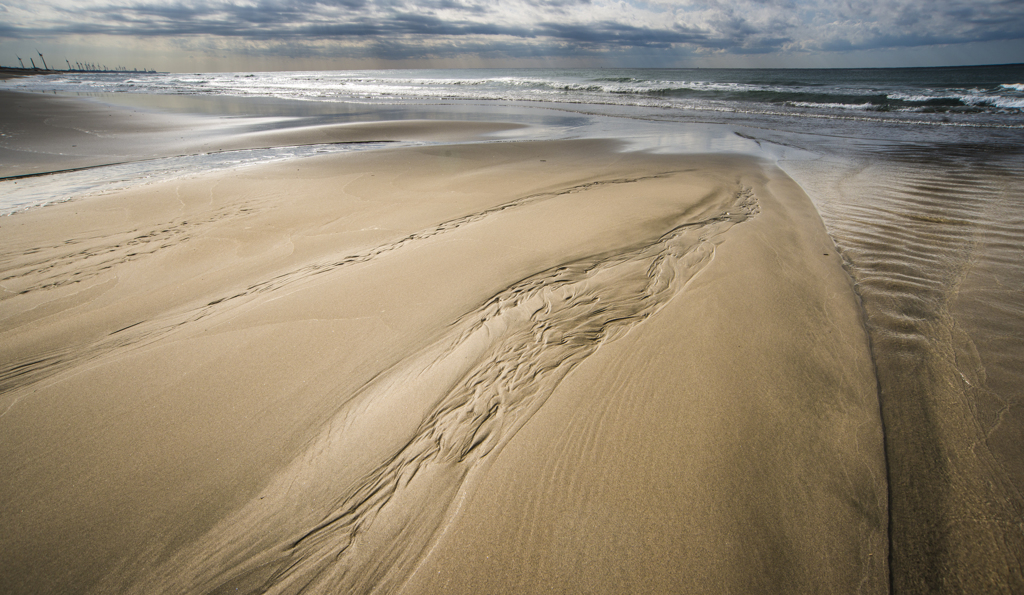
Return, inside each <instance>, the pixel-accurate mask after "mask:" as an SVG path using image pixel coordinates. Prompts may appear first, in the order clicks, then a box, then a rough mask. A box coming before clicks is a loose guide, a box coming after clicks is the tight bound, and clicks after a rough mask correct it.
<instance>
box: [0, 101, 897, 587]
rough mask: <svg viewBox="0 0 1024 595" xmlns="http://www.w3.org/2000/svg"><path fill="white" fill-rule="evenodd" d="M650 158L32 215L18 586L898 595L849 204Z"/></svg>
mask: <svg viewBox="0 0 1024 595" xmlns="http://www.w3.org/2000/svg"><path fill="white" fill-rule="evenodd" d="M69 101H70V100H69ZM53 109H62V108H60V107H55V108H53ZM94 115H95V116H96V117H94V118H93V119H92V120H89V119H88V118H86V119H85V121H86V122H88V123H91V124H94V125H96V126H98V127H99V128H102V124H101V123H99V122H97V120H98V119H101V118H102V117H103V116H102V115H99V114H94ZM82 117H83V116H81V115H80V114H79V115H76V118H82ZM80 121H81V120H80ZM153 121H154V124H153V126H154V127H156V128H159V127H160V126H164V125H168V126H170V124H167V122H168V121H167V120H161V119H159V118H155V117H154V120H153ZM503 126H506V125H503V124H501V123H494V124H486V123H481V124H471V123H461V124H459V125H458V126H457V127H456V126H455V125H453V124H451V123H446V122H412V123H385V124H380V125H374V124H362V125H360V127H359V128H358V135H363V136H359V138H367V139H369V138H371V137H375V139H377V138H379V137H381V136H385V137H390V138H393V139H416V138H432V139H455V138H458V137H463V138H473V137H477V136H478V135H480V134H484V133H486V132H489V131H494V130H500V129H502V127H503ZM171 127H173V126H171ZM99 128H97V129H99ZM129 128H130V127H129ZM352 130H356V129H353V128H348V127H335V128H304V129H293V130H289V131H287V132H282V133H270V134H263V135H256V136H259V138H260V140H259V142H266V143H271V144H272V143H274V142H288V143H293V142H322V141H321V140H318V139H323V138H325V137H329V138H336V137H337V135H339V134H341V133H344V134H346V135H349V134H350V133H351V134H352V135H351V136H347V137H346V138H355V136H358V135H356V134H355V133H352ZM111 134H112V137H116V136H117V133H111ZM123 134H124V135H129V134H134V131H133V130H131V129H129V130H126V131H124V132H123ZM204 134H205V133H204ZM239 134H240V133H238V131H232V133H231V134H220V135H219V136H217V142H219V143H223V146H228V145H230V144H231V143H240V144H241V145H245V144H246V143H248V142H250V140H249V139H248V137H241V136H239ZM274 135H280V136H279V138H273V136H274ZM33 138H34V137H33ZM52 138H53V139H54V142H57V140H59V138H60V134H59V133H54V135H53V137H52ZM122 138H123V137H122ZM76 144H77V143H76ZM618 149H619V147H618V145H616V143H614V142H611V141H546V142H514V143H513V142H505V143H481V144H439V145H433V146H425V147H416V148H403V149H387V150H380V151H370V152H365V153H359V154H346V155H331V156H323V157H314V158H308V159H303V160H295V161H288V162H283V163H279V164H273V165H264V166H259V167H252V168H246V169H243V170H235V171H229V172H220V173H216V174H210V175H204V176H195V177H191V178H185V179H180V180H173V181H169V182H162V183H158V184H152V185H149V186H142V187H138V188H133V189H129V190H123V191H118V192H115V193H111V194H107V195H103V196H96V197H90V198H89V199H87V200H81V201H73V202H68V203H62V204H57V205H53V206H48V207H45V208H38V209H33V210H30V211H27V212H23V213H18V214H16V215H13V216H10V217H6V218H3V219H0V237H2V241H0V263H2V264H0V267H2V272H0V278H2V281H0V284H2V288H3V293H2V295H0V298H2V300H0V338H2V339H0V365H2V368H0V383H2V384H0V387H2V389H0V390H2V394H0V436H3V437H4V440H3V442H2V443H0V449H2V450H0V476H3V477H4V478H5V481H4V482H3V483H2V484H0V501H2V502H4V503H5V504H4V509H3V511H2V512H0V535H2V537H0V567H3V568H5V572H4V573H3V576H2V578H0V581H3V582H2V583H0V590H3V591H5V592H15V593H20V592H23V593H61V592H71V591H74V592H137V593H181V592H194V593H202V592H228V591H231V592H235V590H236V589H237V590H238V592H277V593H297V592H311V593H317V592H366V593H369V592H381V593H383V592H396V593H399V592H400V593H434V592H438V591H441V590H446V591H449V592H463V593H479V592H491V593H499V592H505V593H523V592H542V591H543V592H548V591H558V592H583V591H588V592H604V593H621V592H629V591H646V592H666V591H700V592H737V591H746V592H777V593H792V592H815V593H818V592H833V591H838V592H848V591H852V590H855V591H860V592H885V591H887V590H888V587H889V574H888V567H887V561H888V550H887V548H888V536H887V523H888V512H887V504H886V494H887V486H886V466H885V457H884V451H883V438H882V429H881V428H882V426H881V422H880V417H879V404H878V395H877V389H876V380H875V374H874V369H873V366H872V361H871V358H870V352H869V344H868V338H867V334H866V331H865V327H864V322H863V320H862V315H861V308H860V305H859V303H858V301H857V298H856V295H855V293H854V291H853V287H852V282H851V281H850V279H849V277H848V276H847V274H846V272H845V271H844V270H843V269H842V267H841V264H840V259H839V258H838V256H837V254H836V252H835V248H834V246H833V244H832V241H831V240H830V239H829V237H828V235H827V234H826V233H825V230H824V227H823V226H822V222H821V220H820V218H819V216H818V214H817V212H816V211H815V209H814V207H813V206H812V204H811V203H810V201H809V199H808V198H807V196H806V195H805V194H804V193H803V191H802V190H801V189H800V188H799V187H798V186H797V185H796V184H795V183H794V182H792V180H790V179H789V178H788V177H787V176H786V175H785V174H784V173H782V172H781V171H780V170H779V169H778V168H776V167H775V166H774V165H772V164H770V163H767V162H764V161H761V160H758V159H755V158H752V157H745V156H724V155H687V156H678V155H653V154H646V153H639V152H634V153H624V152H620V151H619V150H618ZM28 161H29V160H28V159H25V160H23V161H22V162H19V164H18V165H17V167H20V168H23V169H24V170H28V169H32V168H33V167H35V168H36V169H38V163H37V164H36V165H32V164H29V163H28ZM40 162H46V160H45V159H42V160H41V161H40ZM5 171H6V170H5ZM5 175H7V174H5Z"/></svg>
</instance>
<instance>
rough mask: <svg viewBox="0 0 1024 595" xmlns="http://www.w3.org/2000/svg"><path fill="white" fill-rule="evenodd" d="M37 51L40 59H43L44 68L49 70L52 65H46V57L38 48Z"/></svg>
mask: <svg viewBox="0 0 1024 595" xmlns="http://www.w3.org/2000/svg"><path fill="white" fill-rule="evenodd" d="M36 53H37V54H39V59H40V60H42V61H43V70H49V69H50V67H49V66H47V65H46V58H44V57H43V54H42V52H40V51H39V50H36Z"/></svg>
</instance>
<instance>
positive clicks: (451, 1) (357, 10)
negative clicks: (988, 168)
mask: <svg viewBox="0 0 1024 595" xmlns="http://www.w3.org/2000/svg"><path fill="white" fill-rule="evenodd" d="M0 6H2V7H3V8H4V10H6V13H5V18H4V23H2V24H0V40H2V39H5V38H6V39H8V40H11V39H23V40H35V39H39V38H58V37H60V36H76V37H77V38H88V37H90V36H104V37H114V38H117V37H131V38H135V39H146V38H166V39H171V40H174V39H179V40H181V39H191V40H193V41H196V40H207V41H208V42H210V43H211V44H212V45H217V46H218V47H224V46H225V44H227V45H228V46H230V44H231V43H235V44H249V45H250V46H251V45H252V44H257V45H259V46H260V47H262V48H264V49H267V51H271V50H272V48H274V47H280V48H285V47H287V48H289V51H291V52H300V51H301V48H306V51H307V52H309V53H310V54H317V53H323V52H325V51H326V50H325V47H327V46H329V47H330V49H331V51H333V52H334V53H335V54H336V55H351V56H365V55H367V53H368V52H373V51H377V52H380V57H382V58H386V59H409V58H416V57H421V56H424V55H446V56H450V55H457V54H458V53H459V52H463V53H467V52H477V53H488V54H490V55H494V54H502V55H506V56H511V57H514V56H536V55H552V56H560V55H567V54H572V55H600V54H607V53H614V52H626V53H629V52H637V51H640V52H642V51H661V52H669V53H671V52H677V53H690V54H703V55H716V54H731V55H757V54H771V53H780V52H789V53H801V52H803V53H809V52H819V53H820V52H824V53H828V52H848V51H853V50H876V49H886V48H889V49H892V48H907V47H922V46H929V45H936V44H967V43H975V42H979V41H993V40H1019V39H1024V2H1020V1H1019V0H972V1H968V0H934V1H930V2H929V1H927V0H871V1H867V0H822V1H814V0H506V1H502V2H493V1H489V0H488V1H484V0H422V1H413V0H219V1H213V2H200V1H194V0H83V1H71V0H40V1H38V2H36V3H34V4H33V5H32V9H31V10H24V9H20V8H18V7H16V6H12V5H10V4H5V5H0ZM218 40H219V41H218ZM325 44H327V45H326V46H325ZM1017 58H1021V57H1019V56H1018V57H1017Z"/></svg>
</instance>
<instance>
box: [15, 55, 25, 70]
mask: <svg viewBox="0 0 1024 595" xmlns="http://www.w3.org/2000/svg"><path fill="white" fill-rule="evenodd" d="M15 56H18V55H17V54H15ZM18 64H21V67H22V68H25V63H24V62H22V61H21V56H18Z"/></svg>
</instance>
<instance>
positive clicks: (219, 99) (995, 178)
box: [0, 65, 1024, 592]
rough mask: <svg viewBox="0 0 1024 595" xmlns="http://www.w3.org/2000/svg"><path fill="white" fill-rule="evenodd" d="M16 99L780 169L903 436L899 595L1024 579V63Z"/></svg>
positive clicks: (243, 154) (894, 560)
mask: <svg viewBox="0 0 1024 595" xmlns="http://www.w3.org/2000/svg"><path fill="white" fill-rule="evenodd" d="M2 88H6V89H10V90H21V91H30V92H41V93H51V94H52V93H56V94H64V95H78V96H85V97H91V98H93V99H94V100H98V101H109V102H115V103H128V104H132V103H133V101H134V99H133V98H138V97H139V96H140V95H144V96H146V97H147V98H152V97H153V96H159V97H161V98H163V99H162V100H161V101H163V104H162V106H163V107H162V109H166V110H168V111H179V112H197V111H199V112H204V113H205V114H206V115H208V116H211V117H224V118H226V117H230V118H233V119H235V121H238V122H245V121H246V118H251V119H252V121H253V122H256V120H257V119H259V122H260V124H259V125H260V126H264V127H265V126H269V125H274V126H292V125H299V124H315V123H329V122H344V121H349V120H353V119H355V120H359V119H363V120H365V119H372V118H375V117H383V118H385V119H392V118H410V117H416V118H422V117H426V118H430V117H445V118H455V119H458V118H465V119H472V118H479V119H494V120H505V121H512V122H516V123H522V124H526V125H527V128H525V129H523V130H519V131H510V132H509V133H507V134H504V135H502V136H499V137H496V138H495V140H506V141H514V140H521V139H558V138H595V137H612V138H617V139H620V140H621V141H622V142H623V143H624V148H626V149H642V150H649V151H658V152H669V153H672V152H679V153H685V152H744V153H752V154H755V155H759V156H761V157H763V158H766V159H769V160H772V161H774V162H776V163H777V164H778V165H779V166H780V167H781V168H782V169H783V170H785V171H786V172H787V173H789V175H790V176H792V177H793V178H794V179H795V180H796V181H797V182H798V183H799V184H800V185H801V186H802V187H803V188H804V190H805V191H806V192H807V194H808V195H809V196H810V198H811V200H812V201H813V202H814V204H815V205H816V206H817V208H818V211H819V213H820V214H821V217H822V220H823V222H824V224H825V227H826V229H827V231H828V232H829V234H830V236H831V237H832V239H833V241H834V242H835V244H836V247H837V250H838V251H839V253H840V254H841V255H842V257H843V260H844V265H845V268H846V270H847V271H848V272H849V274H850V276H851V278H852V279H853V281H854V284H855V288H856V291H857V293H858V296H859V298H860V300H861V303H862V304H863V309H864V319H865V325H866V327H867V329H868V331H869V335H870V337H871V343H872V357H873V359H874V363H875V367H876V371H877V376H878V390H879V406H880V410H881V415H882V419H883V423H884V426H885V437H886V451H887V457H888V473H889V486H890V488H889V490H890V493H889V514H890V519H889V524H890V535H891V548H890V568H891V573H892V586H893V589H894V590H895V591H897V592H921V591H942V590H951V591H960V592H965V591H966V592H971V591H973V592H982V591H988V590H990V587H992V586H993V583H991V582H989V581H992V580H998V581H1005V580H1006V577H1007V576H1015V577H1016V579H1014V580H1017V581H1022V580H1024V579H1022V578H1021V577H1020V568H1021V567H1022V564H1024V523H1022V521H1021V519H1022V518H1024V496H1022V494H1024V436H1022V434H1024V65H1007V66H979V67H957V68H898V69H863V70H833V69H828V70H804V69H799V70H797V69H792V70H790V69H753V70H742V69H729V70H724V69H722V70H720V69H679V70H646V69H608V70H604V69H602V70H586V69H574V70H559V69H550V70H425V71H421V70H415V71H398V70H395V71H345V72H275V73H218V74H141V73H117V74H74V73H71V74H53V75H45V76H35V77H28V78H22V79H14V80H9V81H7V83H6V84H4V85H3V87H2ZM175 99H184V101H176V100H175ZM145 104H146V105H153V101H149V102H148V103H145ZM227 106H230V109H229V108H228V107H227ZM268 118H269V119H274V118H278V119H279V121H277V123H276V124H267V121H268ZM366 148H368V149H372V147H366ZM327 150H348V149H347V148H345V147H341V148H339V147H330V146H320V147H305V148H290V149H285V150H283V152H282V150H277V151H271V152H267V153H261V152H259V151H238V152H232V153H230V154H224V153H220V154H216V155H188V156H176V157H174V158H164V159H151V160H147V161H146V162H145V163H144V164H143V163H142V162H138V163H134V164H133V163H129V164H121V165H119V166H118V167H121V168H122V169H121V170H118V171H117V174H116V175H112V174H113V172H114V170H109V169H104V168H96V169H91V170H88V171H87V172H86V173H82V172H78V173H75V174H72V173H64V174H54V175H52V176H44V177H36V178H33V181H32V182H31V184H28V183H22V187H23V188H22V189H18V190H15V189H14V187H13V185H12V181H10V180H8V181H0V184H2V186H0V191H2V192H3V194H5V195H6V197H7V198H5V199H3V200H6V201H8V202H6V203H4V204H3V205H2V206H3V208H6V209H7V212H13V211H17V210H18V209H21V208H25V207H27V206H31V205H34V204H42V203H43V202H47V201H49V200H52V198H53V197H54V196H58V195H59V196H60V197H62V198H76V197H79V196H82V195H85V194H88V193H90V192H96V191H104V189H109V188H110V186H109V184H110V183H111V178H112V177H113V178H116V179H117V183H118V184H122V185H124V184H131V183H141V182H143V181H145V180H152V179H161V176H164V177H166V176H176V175H189V174H190V173H196V172H199V171H204V170H206V169H208V168H210V167H215V165H213V163H214V162H215V161H216V162H217V163H221V164H222V165H216V167H221V166H223V167H229V166H241V165H244V164H246V163H257V162H264V161H266V160H276V159H285V158H298V157H301V156H302V155H304V154H310V153H315V152H318V151H327ZM175 159H177V161H175ZM72 175H77V176H78V177H77V178H75V179H72V178H71V176H72ZM27 181H28V180H25V182H27ZM30 186H31V190H30V191H29V190H24V188H28V187H30ZM69 188H71V189H70V190H69ZM19 201H20V202H19ZM922 428H925V429H924V430H922ZM1007 568H1009V569H1011V570H1009V571H1008V570H1006V569H1007ZM1014 568H1016V569H1017V570H1016V571H1014V570H1012V569H1014ZM1008 572H1009V575H1008V574H1007V573H1008ZM1014 572H1016V573H1017V574H1013V573H1014ZM993 577H995V579H993ZM1011 582H1012V581H1011ZM995 586H998V585H995Z"/></svg>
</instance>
